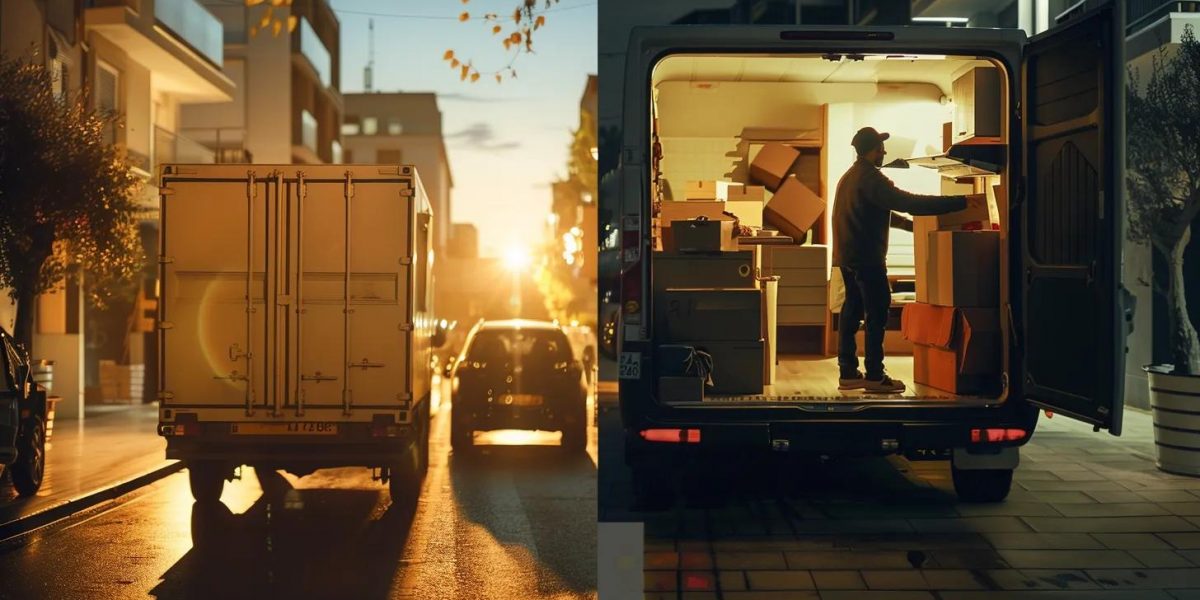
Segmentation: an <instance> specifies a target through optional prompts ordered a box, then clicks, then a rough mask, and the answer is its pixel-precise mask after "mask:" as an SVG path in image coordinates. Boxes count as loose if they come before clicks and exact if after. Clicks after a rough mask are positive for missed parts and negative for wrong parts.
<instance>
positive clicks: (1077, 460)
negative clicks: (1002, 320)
mask: <svg viewBox="0 0 1200 600" xmlns="http://www.w3.org/2000/svg"><path fill="white" fill-rule="evenodd" d="M1153 455H1154V445H1153V433H1152V423H1151V420H1150V415H1149V414H1147V413H1145V412H1141V411H1137V410H1133V409H1128V410H1126V413H1125V432H1124V434H1123V435H1122V436H1121V437H1119V438H1118V437H1113V436H1110V435H1108V434H1107V433H1093V432H1092V430H1091V428H1090V427H1089V426H1086V425H1083V424H1081V423H1078V422H1076V421H1072V420H1070V419H1066V418H1063V417H1055V418H1053V419H1046V418H1045V417H1043V418H1042V420H1041V422H1040V423H1039V426H1038V430H1037V433H1036V434H1035V436H1034V438H1033V440H1032V441H1031V442H1030V443H1029V444H1028V445H1026V446H1025V447H1024V448H1023V449H1022V455H1021V466H1020V468H1019V469H1018V470H1017V473H1016V476H1015V481H1014V484H1013V490H1012V494H1011V495H1010V496H1009V499H1008V501H1007V502H1004V503H1001V504H992V505H978V504H976V505H970V504H960V503H958V502H957V501H956V499H955V497H954V493H953V485H952V483H951V481H950V473H949V469H948V466H947V465H946V464H945V463H910V462H908V461H905V460H903V459H899V458H889V459H886V460H884V459H862V460H853V461H840V462H837V463H831V464H828V465H822V466H814V467H808V468H804V469H797V470H792V471H787V470H776V471H775V472H774V473H772V474H773V475H774V476H775V477H777V478H778V479H779V480H780V481H777V482H768V483H766V484H763V483H762V482H761V481H754V480H753V479H754V478H760V479H761V476H762V473H763V470H761V469H759V470H755V469H753V468H751V469H745V470H748V471H751V472H753V473H754V475H750V476H747V477H742V478H737V477H734V478H733V479H732V480H729V481H727V482H726V483H725V486H726V487H727V488H728V490H729V491H728V492H727V493H723V494H722V495H721V497H720V498H718V499H717V500H715V501H709V502H700V503H697V502H692V503H690V505H689V503H685V504H684V505H682V506H680V507H677V508H675V509H674V510H672V511H668V512H658V513H629V514H627V515H625V516H626V517H627V518H629V519H634V520H644V521H645V523H646V532H647V541H646V549H645V553H646V554H645V569H646V571H645V590H646V597H647V598H650V599H654V600H657V599H666V598H671V599H675V598H687V599H689V600H691V599H695V600H704V599H709V598H714V599H715V598H721V599H725V600H772V599H783V598H788V599H792V598H797V599H804V598H813V599H822V600H837V599H840V598H855V599H865V600H871V599H872V598H879V599H887V600H904V599H908V598H913V599H923V600H924V599H929V600H932V599H934V598H940V599H942V600H985V599H1001V598H1032V599H1038V598H1046V599H1052V600H1053V599H1068V598H1080V599H1085V598H1086V599H1089V600H1090V599H1098V600H1115V599H1122V598H1130V599H1138V600H1143V599H1149V600H1153V599H1159V598H1162V599H1183V598H1200V479H1194V478H1188V477H1180V476H1176V475H1170V474H1167V473H1162V472H1160V471H1158V470H1157V469H1156V468H1155V466H1154V459H1153ZM610 458H612V457H611V455H605V456H604V457H602V460H606V459H610ZM780 471H782V472H780ZM614 485H624V484H623V482H616V483H615V484H614ZM620 520H624V519H620Z"/></svg>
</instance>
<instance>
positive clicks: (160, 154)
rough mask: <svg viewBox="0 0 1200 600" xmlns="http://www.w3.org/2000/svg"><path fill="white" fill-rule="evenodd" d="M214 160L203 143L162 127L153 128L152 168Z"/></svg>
mask: <svg viewBox="0 0 1200 600" xmlns="http://www.w3.org/2000/svg"><path fill="white" fill-rule="evenodd" d="M211 162H216V156H215V155H214V153H213V151H212V150H211V149H209V148H208V147H207V146H205V145H204V144H201V143H200V142H197V141H195V140H193V139H190V138H186V137H184V136H182V135H179V134H178V133H175V132H173V131H168V130H166V129H163V128H162V127H155V128H154V169H153V170H152V171H151V173H158V170H159V167H161V166H162V165H164V164H166V163H211Z"/></svg>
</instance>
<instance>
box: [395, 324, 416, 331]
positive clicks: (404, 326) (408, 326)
mask: <svg viewBox="0 0 1200 600" xmlns="http://www.w3.org/2000/svg"><path fill="white" fill-rule="evenodd" d="M396 329H399V330H400V331H412V330H413V324H412V323H401V324H399V325H397V326H396Z"/></svg>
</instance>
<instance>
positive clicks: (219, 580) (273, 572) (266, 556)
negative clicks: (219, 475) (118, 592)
mask: <svg viewBox="0 0 1200 600" xmlns="http://www.w3.org/2000/svg"><path fill="white" fill-rule="evenodd" d="M259 479H260V482H261V483H262V487H263V490H264V492H263V495H262V496H261V497H260V498H259V499H258V501H256V502H255V503H254V504H253V505H252V506H251V507H250V508H249V509H248V510H246V511H245V512H244V513H241V514H233V513H232V512H231V511H230V510H229V508H228V507H227V506H226V505H225V504H224V503H220V502H218V503H213V504H202V503H195V504H193V505H192V515H191V518H192V541H193V547H192V549H191V550H190V551H188V553H187V554H185V555H184V556H183V557H182V558H181V559H180V560H179V561H178V562H177V563H175V564H174V565H172V566H171V568H170V569H168V570H167V572H166V573H164V574H163V575H162V581H161V583H159V585H157V586H156V587H155V588H154V589H153V590H151V591H150V595H151V596H153V597H155V598H172V599H177V598H244V597H265V598H275V597H280V598H284V597H296V598H364V599H371V598H389V597H391V586H392V583H393V580H394V578H395V576H396V574H397V571H398V570H399V568H400V556H401V553H402V552H403V549H404V546H405V543H406V542H407V540H408V535H409V531H410V528H411V525H412V519H413V511H414V507H412V506H407V507H405V506H400V505H397V504H391V505H386V501H383V502H381V499H380V494H381V493H383V492H379V491H371V490H330V489H305V490H296V489H294V488H292V486H291V485H290V484H289V483H288V481H287V480H286V479H284V478H283V477H282V476H280V475H279V474H278V473H275V472H268V473H266V474H261V475H260V476H259Z"/></svg>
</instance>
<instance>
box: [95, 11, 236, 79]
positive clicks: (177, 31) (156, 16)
mask: <svg viewBox="0 0 1200 600" xmlns="http://www.w3.org/2000/svg"><path fill="white" fill-rule="evenodd" d="M86 2H87V4H86V6H87V9H86V10H85V12H84V25H85V27H86V28H87V30H88V31H89V32H94V33H96V34H98V35H99V36H101V37H104V38H106V39H108V40H109V41H110V42H112V43H113V44H115V45H116V46H118V47H120V48H121V49H122V50H124V51H125V53H126V54H127V55H128V57H129V59H130V60H133V61H136V62H137V63H139V64H141V65H142V66H144V67H145V68H147V69H148V70H150V71H151V72H152V73H153V81H154V86H155V88H156V89H158V90H161V91H163V92H166V93H169V94H174V95H176V96H177V97H178V98H179V99H180V101H182V102H225V101H228V100H231V99H232V98H233V91H234V84H233V82H232V81H230V79H229V78H228V77H226V76H225V74H224V73H223V72H222V71H221V67H222V64H223V61H224V35H225V34H224V27H223V26H222V25H221V22H220V21H219V20H218V19H217V18H216V17H214V16H213V15H212V13H210V12H208V10H206V9H205V8H204V7H203V6H202V5H200V4H199V3H198V2H197V1H196V0H86Z"/></svg>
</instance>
